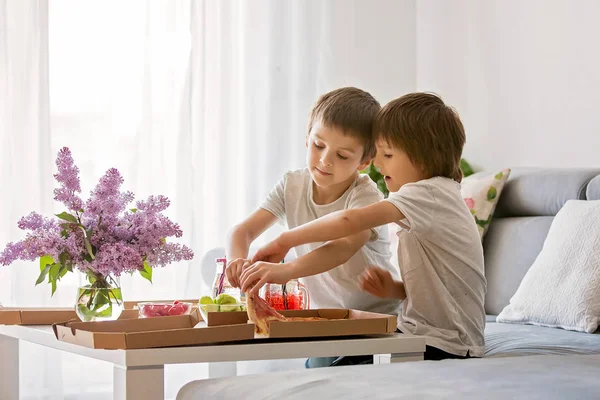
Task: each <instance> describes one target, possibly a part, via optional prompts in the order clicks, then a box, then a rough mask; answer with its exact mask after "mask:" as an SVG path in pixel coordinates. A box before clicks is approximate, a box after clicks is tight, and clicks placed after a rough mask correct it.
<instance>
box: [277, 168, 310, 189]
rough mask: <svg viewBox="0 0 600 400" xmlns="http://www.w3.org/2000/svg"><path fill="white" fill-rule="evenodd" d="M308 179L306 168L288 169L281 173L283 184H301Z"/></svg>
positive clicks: (308, 173) (308, 180)
mask: <svg viewBox="0 0 600 400" xmlns="http://www.w3.org/2000/svg"><path fill="white" fill-rule="evenodd" d="M310 179H311V178H310V172H309V171H308V168H301V169H295V170H290V171H288V172H286V173H285V174H283V182H284V184H285V185H290V184H292V185H294V186H297V185H303V184H305V183H306V182H310Z"/></svg>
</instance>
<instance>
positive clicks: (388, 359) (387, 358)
mask: <svg viewBox="0 0 600 400" xmlns="http://www.w3.org/2000/svg"><path fill="white" fill-rule="evenodd" d="M407 361H423V353H400V354H374V355H373V364H390V363H398V362H407Z"/></svg>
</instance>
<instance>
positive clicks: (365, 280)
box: [360, 267, 406, 299]
mask: <svg viewBox="0 0 600 400" xmlns="http://www.w3.org/2000/svg"><path fill="white" fill-rule="evenodd" d="M360 286H361V288H362V289H363V290H364V291H366V292H369V293H371V294H372V295H373V296H377V297H382V298H386V297H387V298H390V297H391V298H398V299H403V298H405V297H406V293H405V292H404V284H403V283H402V282H397V281H395V280H394V278H393V277H392V274H390V272H389V271H386V270H384V269H381V268H378V267H369V268H367V270H366V271H365V272H364V273H363V274H362V276H361V277H360Z"/></svg>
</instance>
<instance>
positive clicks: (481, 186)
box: [461, 168, 510, 240]
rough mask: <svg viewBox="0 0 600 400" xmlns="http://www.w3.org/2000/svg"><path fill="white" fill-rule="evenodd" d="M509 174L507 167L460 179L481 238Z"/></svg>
mask: <svg viewBox="0 0 600 400" xmlns="http://www.w3.org/2000/svg"><path fill="white" fill-rule="evenodd" d="M509 175H510V169H508V168H507V169H504V170H502V171H500V172H498V173H497V174H495V175H483V176H482V175H481V174H477V175H473V176H469V177H467V178H464V179H463V181H462V185H461V193H462V196H463V199H464V200H465V204H466V205H467V207H468V208H469V210H470V211H471V214H473V218H475V223H476V224H477V228H478V229H479V235H480V236H481V239H482V240H483V237H484V236H485V234H486V232H487V230H488V228H489V226H490V223H491V222H492V216H493V215H494V211H495V210H496V205H497V204H498V199H499V198H500V194H501V193H502V188H503V187H504V184H505V183H506V181H507V180H508V176H509Z"/></svg>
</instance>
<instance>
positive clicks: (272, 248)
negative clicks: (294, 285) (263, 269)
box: [252, 238, 290, 283]
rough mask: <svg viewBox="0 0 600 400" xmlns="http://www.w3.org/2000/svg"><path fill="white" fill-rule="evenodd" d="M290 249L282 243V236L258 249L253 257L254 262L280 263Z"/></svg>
mask: <svg viewBox="0 0 600 400" xmlns="http://www.w3.org/2000/svg"><path fill="white" fill-rule="evenodd" d="M289 251H290V248H289V247H287V246H286V245H284V244H283V243H281V240H280V238H277V239H275V240H273V241H271V242H269V243H267V244H265V245H264V246H263V247H261V248H260V249H258V251H257V252H256V254H255V255H254V257H252V262H253V263H255V262H257V261H267V262H271V263H278V262H281V261H282V260H283V259H284V257H285V255H286V254H287V253H288V252H289ZM284 283H285V282H284Z"/></svg>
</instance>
